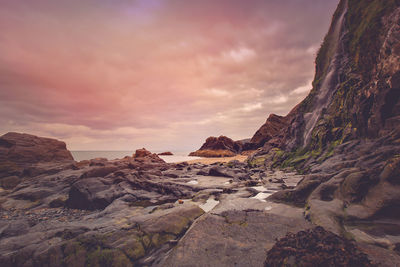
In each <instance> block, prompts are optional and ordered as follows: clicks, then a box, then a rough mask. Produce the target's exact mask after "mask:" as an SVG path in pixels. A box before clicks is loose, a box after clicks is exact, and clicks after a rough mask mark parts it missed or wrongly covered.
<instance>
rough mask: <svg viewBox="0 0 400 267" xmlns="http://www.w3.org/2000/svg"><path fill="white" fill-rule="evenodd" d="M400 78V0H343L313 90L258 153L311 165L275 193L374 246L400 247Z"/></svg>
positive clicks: (279, 163)
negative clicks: (294, 182) (291, 186)
mask: <svg viewBox="0 0 400 267" xmlns="http://www.w3.org/2000/svg"><path fill="white" fill-rule="evenodd" d="M399 77H400V2H399V1H395V0H388V1H378V0H369V1H356V0H342V1H340V3H339V6H338V9H337V11H336V12H335V14H334V17H333V20H332V25H331V27H330V30H329V32H328V34H327V35H326V37H325V40H324V43H323V44H322V46H321V48H320V50H319V53H318V56H317V59H316V74H315V79H314V81H313V89H312V90H311V92H310V94H309V95H308V96H307V97H306V98H305V99H304V101H302V102H301V103H300V104H299V105H298V106H296V107H295V108H294V109H293V110H292V111H291V112H290V113H289V115H287V116H286V117H285V119H286V120H288V124H287V126H286V127H283V128H282V129H281V130H280V131H279V132H278V133H277V134H275V135H274V136H273V138H271V139H270V140H274V141H273V142H272V141H268V142H266V143H265V144H264V146H263V148H261V149H259V151H258V153H257V155H256V156H255V157H254V158H253V159H252V160H251V162H263V164H264V166H267V167H268V166H269V167H281V168H295V169H297V171H299V172H303V173H306V175H305V178H304V179H303V180H302V181H301V182H300V183H299V184H298V186H297V187H296V188H295V189H290V190H283V191H280V192H278V193H276V194H274V195H272V196H271V197H270V198H269V199H270V200H273V201H278V202H285V203H291V204H294V205H296V206H300V207H305V215H306V217H307V218H309V219H310V220H311V222H313V223H314V224H317V225H321V226H323V227H325V228H326V229H328V230H330V231H332V232H335V233H337V234H340V235H342V236H347V237H348V238H353V239H355V240H356V241H359V242H360V243H362V244H364V245H365V246H366V248H367V250H370V252H371V253H372V254H374V253H378V252H373V251H374V250H376V249H377V248H376V247H373V248H372V249H371V247H369V248H368V246H369V245H376V244H378V245H379V246H380V247H383V248H386V249H388V251H389V250H390V251H397V253H398V251H399V249H398V248H399V247H400V243H399V242H398V239H397V238H398V236H399V235H398V232H397V231H398V230H399V227H398V220H399V218H400V217H399V216H398V214H399V207H400V205H399V203H400V197H399V194H398V192H399V190H400V183H399V180H400V157H399V155H400V123H399V122H400V121H399V120H400V108H399V107H400V101H399V98H400V84H399ZM383 221H384V222H388V221H390V222H391V223H393V225H394V226H393V225H391V226H390V227H389V228H390V230H389V228H386V229H383V228H384V227H386V226H385V225H384V224H382V222H383ZM392 226H393V228H392ZM367 228H368V229H367ZM394 229H396V230H394ZM377 231H380V232H379V233H378V232H377ZM393 231H395V232H396V233H394V232H393ZM379 253H384V252H379Z"/></svg>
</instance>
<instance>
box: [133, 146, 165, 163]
mask: <svg viewBox="0 0 400 267" xmlns="http://www.w3.org/2000/svg"><path fill="white" fill-rule="evenodd" d="M132 157H133V158H134V159H136V160H139V161H151V162H153V163H155V162H158V163H165V161H164V160H163V159H161V158H160V157H159V156H158V155H157V154H156V153H151V152H150V151H148V150H147V149H145V148H142V149H137V150H136V152H135V154H133V155H132Z"/></svg>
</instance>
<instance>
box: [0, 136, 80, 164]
mask: <svg viewBox="0 0 400 267" xmlns="http://www.w3.org/2000/svg"><path fill="white" fill-rule="evenodd" d="M73 160H74V158H73V157H72V155H71V152H69V151H68V150H67V147H66V145H65V143H64V142H62V141H58V140H56V139H51V138H44V137H37V136H34V135H30V134H22V133H14V132H9V133H7V134H5V135H3V136H1V137H0V162H13V163H15V164H18V165H25V164H34V163H48V162H61V161H73Z"/></svg>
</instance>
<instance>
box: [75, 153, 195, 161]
mask: <svg viewBox="0 0 400 267" xmlns="http://www.w3.org/2000/svg"><path fill="white" fill-rule="evenodd" d="M161 152H164V151H160V152H154V153H161ZM71 153H72V156H73V157H74V159H75V160H76V161H81V160H89V159H94V158H106V159H108V160H113V159H122V158H124V157H125V156H130V157H131V156H132V154H133V153H135V151H71ZM172 153H173V154H174V155H172V156H159V157H160V158H162V159H163V160H164V161H165V162H167V163H176V162H183V161H189V160H194V159H200V158H199V157H190V156H188V155H189V153H190V152H186V151H185V152H182V151H178V152H174V151H172Z"/></svg>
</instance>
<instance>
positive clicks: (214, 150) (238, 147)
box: [189, 135, 243, 157]
mask: <svg viewBox="0 0 400 267" xmlns="http://www.w3.org/2000/svg"><path fill="white" fill-rule="evenodd" d="M242 147H243V143H242V142H241V141H233V140H232V139H230V138H229V137H226V136H223V135H221V136H219V137H214V136H211V137H208V138H207V139H206V141H205V143H204V144H203V145H202V146H201V147H200V149H199V150H197V151H195V152H191V153H190V154H189V156H198V157H233V156H235V155H236V154H238V153H240V152H241V151H242Z"/></svg>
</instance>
